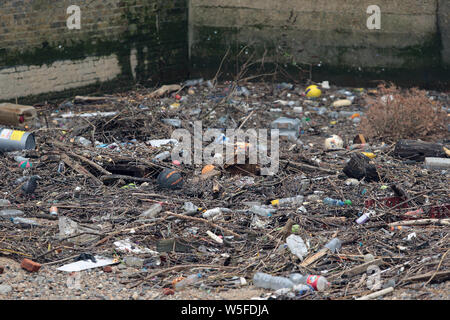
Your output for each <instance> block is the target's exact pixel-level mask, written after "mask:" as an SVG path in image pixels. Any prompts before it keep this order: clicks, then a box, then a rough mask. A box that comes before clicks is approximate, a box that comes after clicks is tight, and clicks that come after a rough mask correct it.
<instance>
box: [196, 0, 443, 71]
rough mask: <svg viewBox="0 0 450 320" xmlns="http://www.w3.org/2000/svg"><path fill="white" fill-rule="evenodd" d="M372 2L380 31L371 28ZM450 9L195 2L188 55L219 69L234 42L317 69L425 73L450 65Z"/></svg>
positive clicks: (295, 1)
mask: <svg viewBox="0 0 450 320" xmlns="http://www.w3.org/2000/svg"><path fill="white" fill-rule="evenodd" d="M374 4H376V5H378V6H379V7H380V9H381V29H379V30H378V29H375V30H369V29H368V28H367V19H368V18H369V16H370V14H367V8H368V7H369V5H374ZM449 7H450V1H448V0H402V1H392V0H377V1H372V0H352V1H349V0H334V1H329V0H278V1H273V0H258V1H254V0H226V1H225V0H191V5H190V10H191V12H190V37H189V38H190V55H191V57H192V63H193V65H194V68H193V69H194V70H195V69H196V70H207V69H211V68H212V69H214V68H217V65H218V64H219V63H220V60H221V59H222V57H223V55H224V54H225V52H226V50H227V49H228V48H230V49H231V51H232V52H234V53H237V52H239V51H240V49H241V48H243V47H244V46H246V45H249V46H250V47H251V49H249V50H248V51H250V52H251V51H252V49H253V50H256V51H259V55H258V56H259V57H261V56H262V53H263V52H264V51H265V50H267V55H266V56H265V61H266V62H268V61H269V62H270V61H272V62H279V63H281V64H284V63H293V64H305V65H307V64H312V65H313V71H314V72H320V71H321V70H328V72H330V73H332V72H335V73H343V72H346V71H347V70H348V71H349V72H350V71H351V73H352V74H355V73H356V74H357V75H358V74H359V73H361V74H363V73H364V72H372V73H374V74H378V75H376V76H375V77H377V78H376V79H380V78H383V77H386V75H383V73H384V72H385V71H389V72H391V73H397V74H399V75H400V74H401V75H404V76H405V77H410V76H411V71H414V72H416V71H417V72H418V73H417V75H418V76H419V77H420V78H424V79H426V78H427V77H428V76H429V71H430V70H437V72H439V69H442V68H444V67H447V68H449V66H450V60H449V59H450V58H449V56H450V55H449V54H448V52H449V48H450V38H449V37H450V29H449V24H448V19H449ZM213 74H214V70H213ZM448 74H449V72H447V78H448Z"/></svg>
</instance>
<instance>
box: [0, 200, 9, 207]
mask: <svg viewBox="0 0 450 320" xmlns="http://www.w3.org/2000/svg"><path fill="white" fill-rule="evenodd" d="M9 205H11V202H10V201H9V200H6V199H0V207H7V206H9Z"/></svg>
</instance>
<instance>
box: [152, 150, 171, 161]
mask: <svg viewBox="0 0 450 320" xmlns="http://www.w3.org/2000/svg"><path fill="white" fill-rule="evenodd" d="M169 157H170V152H169V151H164V152H162V153H160V154H157V155H156V156H155V157H154V158H153V162H159V161H164V160H166V159H168V158H169Z"/></svg>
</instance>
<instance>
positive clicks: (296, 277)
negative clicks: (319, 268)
mask: <svg viewBox="0 0 450 320" xmlns="http://www.w3.org/2000/svg"><path fill="white" fill-rule="evenodd" d="M289 279H290V280H291V281H292V282H293V283H295V284H296V285H300V284H304V285H308V286H311V288H313V289H314V290H316V291H325V290H327V289H328V288H329V287H330V283H329V282H328V280H327V279H326V278H325V277H323V276H317V275H306V276H303V275H301V274H299V273H293V274H291V275H289Z"/></svg>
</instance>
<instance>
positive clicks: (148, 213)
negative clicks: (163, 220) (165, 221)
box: [141, 203, 162, 218]
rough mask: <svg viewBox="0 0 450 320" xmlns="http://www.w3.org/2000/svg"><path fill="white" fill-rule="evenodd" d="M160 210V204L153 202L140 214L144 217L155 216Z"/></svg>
mask: <svg viewBox="0 0 450 320" xmlns="http://www.w3.org/2000/svg"><path fill="white" fill-rule="evenodd" d="M161 211H162V205H161V204H160V203H155V204H154V205H152V206H151V207H150V208H148V209H147V210H145V211H144V212H143V213H142V214H141V217H146V218H156V215H157V214H158V213H160V212H161Z"/></svg>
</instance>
